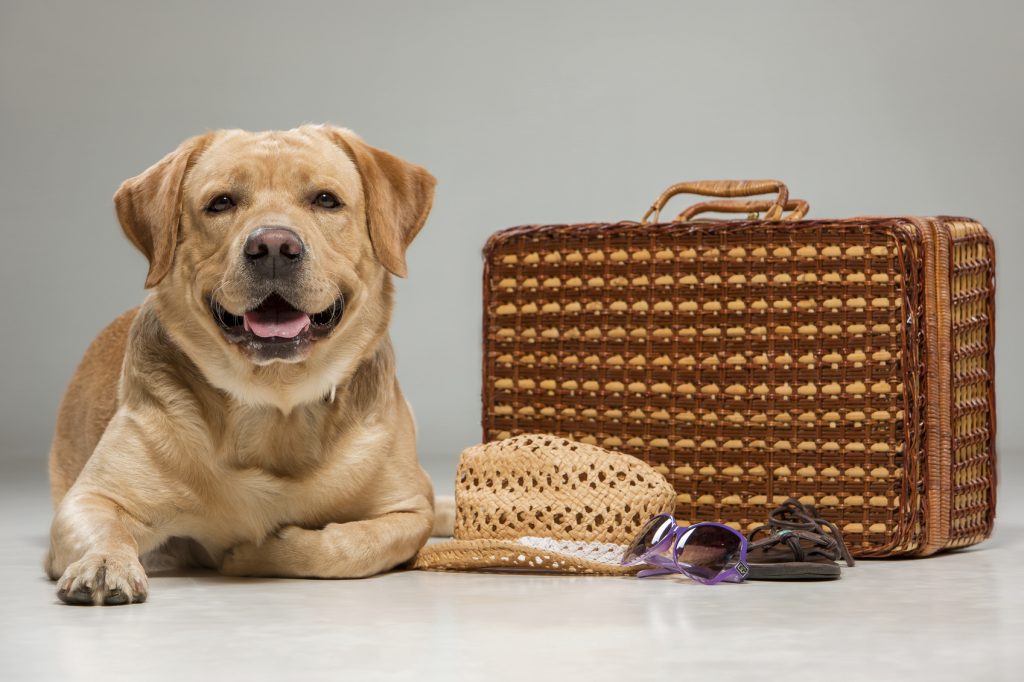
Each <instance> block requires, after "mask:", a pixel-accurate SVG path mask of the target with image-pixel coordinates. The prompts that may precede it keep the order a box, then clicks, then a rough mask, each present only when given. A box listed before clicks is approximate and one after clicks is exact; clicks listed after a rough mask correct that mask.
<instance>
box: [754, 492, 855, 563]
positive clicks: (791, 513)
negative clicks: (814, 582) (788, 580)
mask: <svg viewBox="0 0 1024 682" xmlns="http://www.w3.org/2000/svg"><path fill="white" fill-rule="evenodd" d="M759 532H768V533H770V535H769V536H768V537H766V538H764V539H762V540H759V541H755V537H756V536H757V535H758V533H759ZM747 540H748V542H750V543H751V545H750V548H751V549H754V548H767V547H772V546H775V545H777V544H779V543H780V542H785V543H786V544H787V545H788V546H789V547H790V548H791V549H792V551H793V554H794V556H796V557H797V560H798V561H803V560H804V558H805V557H806V556H809V555H821V556H824V557H826V558H828V559H830V560H832V561H837V560H839V559H840V558H841V559H843V560H844V561H845V562H846V565H847V566H853V565H854V561H853V556H852V555H851V554H850V550H849V549H848V548H847V547H846V543H845V542H844V541H843V534H842V533H840V532H839V529H838V528H837V527H836V525H835V524H834V523H832V522H830V521H826V520H825V519H823V518H821V517H820V516H818V510H817V509H815V507H814V506H813V505H804V504H801V503H800V501H799V500H797V499H795V498H792V497H791V498H789V499H788V500H786V501H785V502H783V503H782V504H780V505H779V506H778V507H776V508H775V509H773V510H772V511H771V512H769V514H768V523H767V525H764V526H759V527H757V528H755V529H754V530H753V531H751V532H750V534H749V535H748V536H747ZM800 540H805V541H807V542H810V543H811V546H810V547H809V548H805V547H804V546H803V545H801V543H800Z"/></svg>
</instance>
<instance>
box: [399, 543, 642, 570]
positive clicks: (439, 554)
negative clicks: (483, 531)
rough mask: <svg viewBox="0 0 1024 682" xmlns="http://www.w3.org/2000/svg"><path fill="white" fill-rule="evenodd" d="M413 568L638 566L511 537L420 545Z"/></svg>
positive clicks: (633, 568) (531, 568) (615, 568)
mask: <svg viewBox="0 0 1024 682" xmlns="http://www.w3.org/2000/svg"><path fill="white" fill-rule="evenodd" d="M412 568H414V569H419V570H424V571H509V572H516V573H523V572H529V573H565V574H570V575H633V574H635V573H636V572H637V571H638V570H639V568H640V567H637V566H622V565H619V564H612V563H607V562H603V561H594V560H593V559H587V558H584V557H581V556H573V555H571V554H566V553H563V552H559V551H554V550H550V549H546V548H544V549H542V548H537V547H531V546H529V545H525V544H522V543H519V542H515V541H514V540H449V541H447V542H438V543H434V544H429V545H427V546H426V547H424V548H423V549H421V550H420V552H419V554H417V555H416V557H415V559H414V560H413V564H412Z"/></svg>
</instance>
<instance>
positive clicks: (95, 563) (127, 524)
mask: <svg viewBox="0 0 1024 682" xmlns="http://www.w3.org/2000/svg"><path fill="white" fill-rule="evenodd" d="M144 530H145V529H144V527H143V524H141V523H140V522H139V521H138V520H137V519H134V518H133V517H131V516H130V515H129V514H128V513H127V512H126V511H125V509H124V507H122V506H121V505H119V504H118V503H117V502H116V501H115V500H113V499H111V498H110V497H109V496H107V495H106V494H104V493H102V492H100V491H98V490H90V489H89V488H88V487H87V486H85V485H79V484H75V485H74V486H72V488H71V490H70V491H69V492H68V495H67V497H65V498H64V500H63V501H62V502H61V505H60V507H59V508H58V509H57V514H56V516H55V518H54V520H53V526H52V527H51V529H50V551H49V554H48V555H47V558H46V572H47V574H48V575H49V576H50V579H51V580H56V579H57V578H60V580H59V581H58V583H57V596H58V597H59V598H60V599H61V601H64V602H66V603H68V604H96V605H116V604H131V603H133V602H143V601H145V600H146V595H147V593H148V581H147V579H146V572H145V570H144V569H143V568H142V564H141V563H139V545H138V541H137V540H136V538H137V537H139V536H140V535H141V534H142V533H143V532H144Z"/></svg>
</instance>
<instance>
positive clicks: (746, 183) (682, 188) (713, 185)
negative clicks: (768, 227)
mask: <svg viewBox="0 0 1024 682" xmlns="http://www.w3.org/2000/svg"><path fill="white" fill-rule="evenodd" d="M773 193H775V194H777V195H778V196H777V197H776V199H775V202H774V203H773V204H772V206H771V208H770V209H769V210H768V212H767V213H766V214H765V220H778V218H779V216H781V215H782V211H783V210H784V209H783V207H784V206H785V205H786V202H787V201H789V188H788V187H786V185H785V184H784V183H782V182H780V181H778V180H698V181H696V182H680V183H677V184H675V185H672V186H671V187H669V188H668V189H666V190H665V191H664V192H662V193H661V196H659V197H658V198H657V199H655V200H654V203H653V204H651V207H650V208H649V209H647V212H646V213H644V217H643V218H641V219H640V222H642V223H647V219H648V218H650V217H651V216H652V215H653V216H654V222H658V221H659V220H660V218H661V209H663V208H665V204H667V203H668V201H669V199H671V198H672V197H674V196H675V195H677V194H700V195H702V196H710V197H750V196H756V195H758V194H773Z"/></svg>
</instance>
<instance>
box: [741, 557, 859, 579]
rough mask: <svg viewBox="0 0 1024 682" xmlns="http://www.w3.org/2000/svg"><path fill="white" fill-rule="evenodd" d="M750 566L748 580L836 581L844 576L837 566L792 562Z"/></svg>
mask: <svg viewBox="0 0 1024 682" xmlns="http://www.w3.org/2000/svg"><path fill="white" fill-rule="evenodd" d="M748 566H749V567H750V573H748V574H747V577H746V579H747V580H836V579H838V578H840V577H841V576H842V569H840V568H839V566H838V565H837V564H826V563H812V562H807V561H791V562H779V563H771V564H748Z"/></svg>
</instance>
